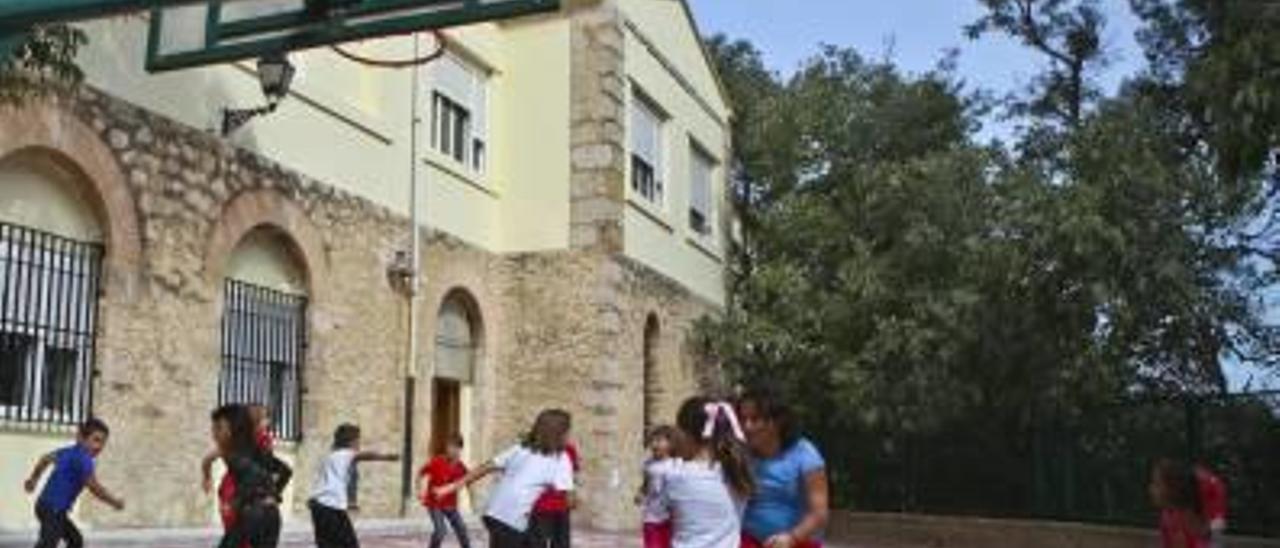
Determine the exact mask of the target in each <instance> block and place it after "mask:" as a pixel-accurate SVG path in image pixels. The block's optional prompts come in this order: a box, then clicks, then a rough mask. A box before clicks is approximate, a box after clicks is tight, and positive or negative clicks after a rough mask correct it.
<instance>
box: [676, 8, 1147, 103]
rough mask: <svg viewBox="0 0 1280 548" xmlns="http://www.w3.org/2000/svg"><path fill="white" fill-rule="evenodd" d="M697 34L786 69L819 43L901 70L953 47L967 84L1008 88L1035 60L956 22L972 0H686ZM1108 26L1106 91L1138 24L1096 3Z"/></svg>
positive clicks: (968, 17)
mask: <svg viewBox="0 0 1280 548" xmlns="http://www.w3.org/2000/svg"><path fill="white" fill-rule="evenodd" d="M689 2H690V4H691V5H692V6H693V10H694V14H695V15H696V17H697V19H698V24H699V25H700V26H701V27H702V28H701V30H702V32H703V33H704V34H716V33H723V34H726V35H728V36H730V37H733V38H745V39H748V40H750V41H751V42H753V43H755V44H756V47H757V48H758V49H760V50H761V52H762V53H763V54H764V58H765V62H766V63H767V64H768V65H769V67H770V68H771V69H774V70H776V71H778V72H780V73H783V74H788V73H790V72H793V71H794V70H795V69H796V68H797V67H798V66H800V64H801V63H802V62H803V61H804V59H806V58H807V57H809V56H811V55H813V54H814V53H815V52H817V51H818V48H819V47H820V46H821V45H822V44H833V45H839V46H850V47H853V48H854V49H856V50H857V51H858V52H860V53H861V54H863V55H864V56H866V57H870V58H873V59H884V58H885V57H888V58H890V59H892V60H893V61H895V62H896V63H897V64H898V65H899V66H901V67H903V68H904V69H906V70H907V71H909V72H916V73H918V72H924V71H927V70H929V69H931V68H933V67H934V66H935V65H936V64H937V62H938V60H939V59H941V58H942V56H943V55H944V53H945V51H946V50H948V49H950V48H958V49H959V50H960V54H961V57H960V66H959V68H960V73H961V74H962V75H963V76H964V77H965V79H966V81H968V82H969V83H970V84H971V85H974V86H977V87H981V88H984V89H989V90H993V91H997V92H1005V91H1013V90H1015V89H1017V88H1019V87H1021V86H1023V85H1025V84H1026V83H1027V82H1028V81H1029V79H1030V78H1031V76H1032V75H1034V74H1035V71H1036V67H1037V63H1039V62H1040V60H1039V59H1038V58H1037V57H1036V56H1035V54H1033V53H1032V52H1030V51H1029V50H1028V49H1026V48H1024V47H1022V46H1020V45H1019V44H1017V43H1015V42H1013V41H1011V40H1007V39H1004V38H1001V37H997V36H995V35H990V36H988V37H985V38H983V39H982V40H980V41H972V40H969V39H968V38H967V37H965V36H964V31H963V29H964V26H965V25H967V24H969V23H971V22H973V21H974V20H976V19H978V17H979V16H980V15H981V14H982V10H981V6H980V5H979V3H978V2H977V0H887V1H886V0H689ZM1101 5H1102V7H1103V9H1104V11H1105V13H1106V15H1107V19H1108V29H1107V31H1106V32H1105V33H1104V35H1103V40H1104V42H1103V43H1104V46H1105V48H1106V50H1107V53H1108V56H1109V57H1110V58H1111V60H1112V66H1111V68H1109V69H1108V70H1107V71H1106V72H1105V73H1104V74H1102V75H1101V80H1102V82H1103V83H1104V85H1106V86H1107V87H1108V88H1114V86H1116V85H1117V84H1118V83H1119V82H1120V80H1121V79H1122V78H1123V76H1124V75H1125V74H1129V73H1132V72H1133V71H1135V70H1136V69H1137V68H1138V67H1140V66H1141V65H1142V63H1143V59H1142V53H1141V51H1140V49H1139V48H1138V45H1137V43H1136V42H1135V40H1134V38H1133V32H1134V30H1135V29H1136V28H1137V25H1138V22H1137V20H1136V19H1135V18H1134V17H1133V15H1132V14H1131V13H1130V11H1129V9H1128V1H1127V0H1101Z"/></svg>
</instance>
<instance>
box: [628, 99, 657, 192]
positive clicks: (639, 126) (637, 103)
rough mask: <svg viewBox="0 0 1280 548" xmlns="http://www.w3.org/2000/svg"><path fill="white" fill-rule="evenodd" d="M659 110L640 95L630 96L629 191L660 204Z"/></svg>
mask: <svg viewBox="0 0 1280 548" xmlns="http://www.w3.org/2000/svg"><path fill="white" fill-rule="evenodd" d="M663 124H664V119H663V116H662V114H661V111H660V110H659V109H658V108H657V107H655V106H654V105H653V103H651V102H650V101H649V100H648V99H645V98H644V97H643V96H641V95H639V94H634V95H632V99H631V192H632V193H633V194H635V195H636V196H639V197H641V198H644V200H645V201H647V202H649V203H651V204H653V205H656V206H661V205H663V203H664V201H665V200H666V195H665V191H664V187H663V180H662V175H663V171H662V170H663V166H662V146H663V145H662V130H663Z"/></svg>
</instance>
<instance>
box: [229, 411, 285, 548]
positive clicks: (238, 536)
mask: <svg viewBox="0 0 1280 548" xmlns="http://www.w3.org/2000/svg"><path fill="white" fill-rule="evenodd" d="M209 418H210V422H211V423H212V437H213V441H214V444H215V445H216V446H217V447H218V454H219V455H221V457H222V460H223V462H225V463H226V465H227V474H229V475H230V476H231V477H232V481H233V482H235V497H234V498H233V499H232V502H231V511H232V512H233V513H234V514H235V523H234V525H233V526H232V527H231V529H230V530H228V531H227V532H226V534H224V535H223V537H222V542H221V543H219V544H218V547H219V548H238V547H240V546H242V545H247V546H249V547H250V548H274V547H275V546H276V545H277V544H279V542H280V501H281V500H282V494H283V493H284V489H285V487H287V486H288V485H289V480H290V479H291V478H292V477H293V471H292V470H291V469H290V468H289V466H288V465H286V464H285V463H284V462H282V461H280V459H278V458H276V457H275V455H273V454H272V453H271V452H270V451H266V450H263V449H262V447H261V442H260V441H259V437H258V435H257V432H258V428H257V425H256V424H255V423H254V420H253V418H252V413H251V412H250V410H249V408H248V407H246V406H244V405H238V404H233V405H224V406H222V407H219V408H218V409H216V410H214V412H213V413H212V414H211V415H210V417H209Z"/></svg>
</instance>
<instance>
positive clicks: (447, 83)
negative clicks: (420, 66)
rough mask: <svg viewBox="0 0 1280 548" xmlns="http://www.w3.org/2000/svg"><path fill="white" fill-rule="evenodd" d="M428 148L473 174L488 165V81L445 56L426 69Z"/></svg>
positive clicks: (462, 63)
mask: <svg viewBox="0 0 1280 548" xmlns="http://www.w3.org/2000/svg"><path fill="white" fill-rule="evenodd" d="M429 71H430V78H431V85H432V89H433V90H434V91H433V92H432V94H431V119H432V123H431V146H432V147H434V148H435V149H436V150H437V151H439V152H440V153H441V154H444V155H445V156H448V157H450V158H453V160H454V161H456V162H458V163H459V164H462V165H463V166H466V167H467V168H468V169H470V170H471V171H473V172H475V173H484V171H485V169H486V167H487V166H486V163H487V162H488V153H487V149H488V147H487V145H486V138H487V135H488V116H487V114H488V110H489V105H488V102H489V93H488V77H487V75H485V73H484V72H483V71H482V70H480V69H477V68H474V67H471V66H470V65H468V64H466V63H465V62H463V61H462V60H461V59H459V58H457V57H455V56H453V55H446V56H444V57H442V58H440V59H439V60H438V61H436V62H434V63H432V64H431V65H429Z"/></svg>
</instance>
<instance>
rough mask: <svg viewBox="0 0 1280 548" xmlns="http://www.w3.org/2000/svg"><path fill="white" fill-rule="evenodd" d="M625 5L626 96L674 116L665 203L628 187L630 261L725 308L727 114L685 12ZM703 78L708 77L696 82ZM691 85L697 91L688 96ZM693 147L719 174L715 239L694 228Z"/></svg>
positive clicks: (674, 6) (672, 6) (666, 141)
mask: <svg viewBox="0 0 1280 548" xmlns="http://www.w3.org/2000/svg"><path fill="white" fill-rule="evenodd" d="M622 5H623V7H624V8H625V9H627V10H628V11H627V12H626V13H627V17H628V18H629V20H630V21H631V23H630V24H629V25H628V26H627V32H626V51H627V56H626V70H627V77H628V79H629V86H628V88H629V96H630V97H634V96H635V95H636V94H642V95H643V96H645V97H647V98H648V99H649V100H651V101H652V102H654V103H656V105H657V106H658V107H659V108H661V109H662V111H663V112H664V113H666V114H667V115H668V116H669V118H668V119H667V121H666V124H665V125H664V127H663V136H662V137H663V138H662V146H663V150H662V158H663V165H662V172H661V174H660V177H661V178H662V180H663V181H665V201H664V203H663V204H661V205H660V206H653V205H651V204H650V203H649V202H648V201H646V200H645V199H644V198H642V197H640V196H638V195H632V193H631V189H630V184H628V188H627V192H628V207H627V208H626V214H625V217H624V220H623V221H624V233H625V249H626V253H627V254H628V255H629V256H631V257H633V258H635V259H638V260H640V261H641V262H644V263H645V264H648V265H649V266H651V267H653V268H655V269H656V270H658V271H659V272H662V273H663V274H665V275H667V276H668V277H671V278H673V279H675V280H677V281H679V282H681V283H683V284H685V285H686V286H687V287H689V288H690V289H691V290H692V291H693V292H694V293H696V294H697V295H699V296H701V297H703V298H705V299H707V300H709V301H711V302H713V303H716V304H723V303H724V299H725V294H724V293H725V287H724V249H725V248H726V244H725V234H723V231H722V230H721V228H720V224H721V223H720V220H721V219H722V218H723V216H724V215H725V214H726V212H727V208H726V207H725V204H724V203H723V202H724V201H723V198H722V197H723V196H724V192H725V173H726V170H725V169H724V163H725V160H726V158H727V157H728V154H729V152H728V146H727V143H728V137H727V135H726V133H727V131H728V129H727V127H728V126H727V124H728V122H727V121H728V112H727V110H723V107H724V103H723V100H722V99H721V97H720V94H719V88H718V87H716V84H715V81H714V79H712V76H711V73H710V71H709V69H708V68H707V67H706V65H705V63H703V61H701V53H700V51H699V50H697V49H696V48H697V47H698V46H697V43H696V42H694V41H693V37H694V34H693V32H692V30H691V29H690V28H689V27H688V26H687V25H686V24H685V23H684V21H685V19H684V17H685V16H684V12H683V9H684V8H683V7H682V6H681V4H680V3H679V2H652V1H648V0H625V1H624V2H623V3H622ZM682 37H683V38H682ZM682 44H683V45H682ZM654 48H659V49H657V51H654ZM699 73H705V75H704V76H703V77H697V75H698V74H699ZM691 83H692V84H691ZM690 85H693V86H695V87H694V88H693V89H690ZM699 97H701V100H699ZM709 107H710V108H709ZM693 143H697V145H698V146H699V147H700V148H702V149H703V150H705V151H709V152H710V153H711V155H712V157H713V158H714V159H715V160H716V161H717V163H718V164H719V166H720V167H718V168H717V169H716V171H715V174H714V177H713V185H714V188H712V195H713V196H715V197H717V199H716V200H715V201H716V202H717V203H716V205H715V211H714V218H713V225H714V226H715V228H714V233H713V234H712V235H711V236H710V237H705V236H703V235H700V234H698V233H697V232H695V231H693V230H692V229H690V228H689V199H690V177H689V172H690V162H691V161H692V150H693V148H692V147H693ZM628 165H629V162H628ZM628 180H630V175H628Z"/></svg>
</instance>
